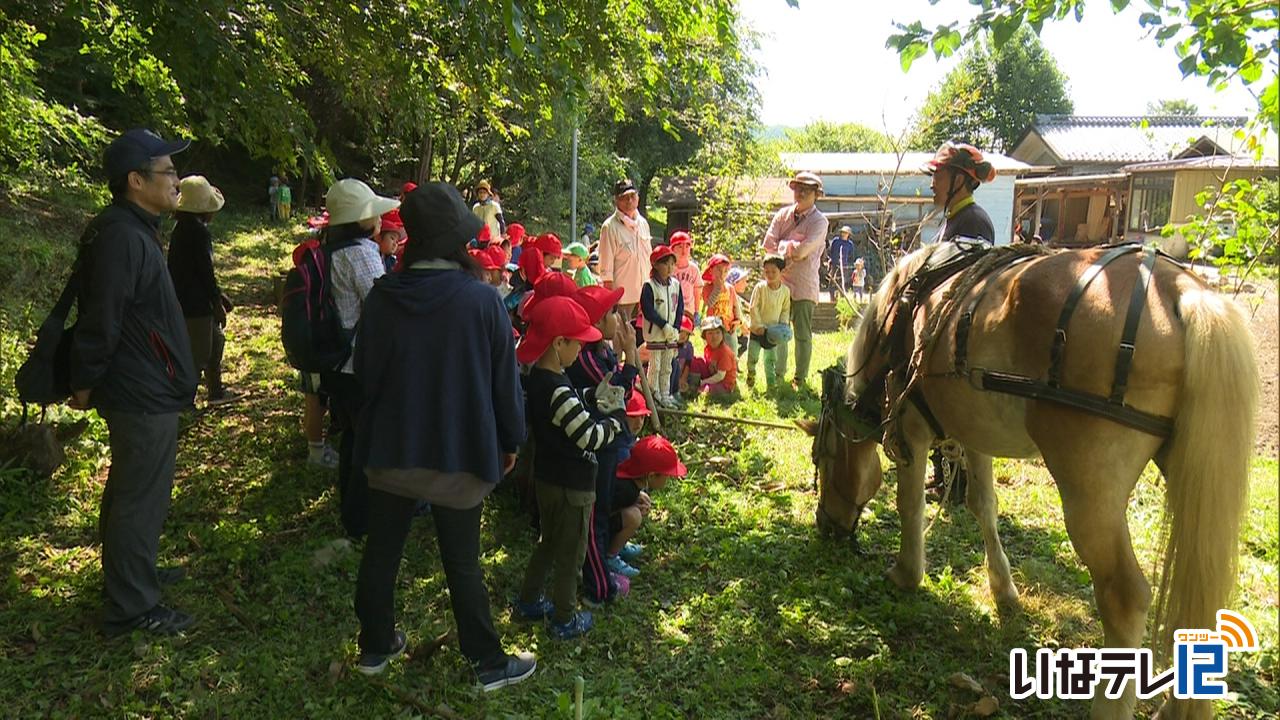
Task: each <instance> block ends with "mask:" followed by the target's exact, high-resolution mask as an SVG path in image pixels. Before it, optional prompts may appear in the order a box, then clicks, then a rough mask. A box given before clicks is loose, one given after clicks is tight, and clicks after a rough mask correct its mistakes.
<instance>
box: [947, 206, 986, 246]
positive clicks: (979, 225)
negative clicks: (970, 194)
mask: <svg viewBox="0 0 1280 720" xmlns="http://www.w3.org/2000/svg"><path fill="white" fill-rule="evenodd" d="M957 237H967V238H982V239H983V240H986V241H987V242H989V243H992V244H995V241H996V229H995V226H993V225H992V224H991V216H990V215H988V214H987V211H986V210H983V209H982V208H980V207H978V206H977V205H973V204H970V205H969V206H968V207H964V208H961V209H960V212H958V213H956V214H955V216H954V217H950V218H947V222H946V224H945V225H943V226H942V234H941V237H940V238H939V239H940V240H941V241H942V242H946V241H948V240H951V239H953V238H957Z"/></svg>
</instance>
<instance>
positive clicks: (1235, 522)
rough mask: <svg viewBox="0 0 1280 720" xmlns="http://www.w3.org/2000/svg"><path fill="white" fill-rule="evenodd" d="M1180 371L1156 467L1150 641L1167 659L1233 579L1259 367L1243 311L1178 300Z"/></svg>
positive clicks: (1224, 597) (1221, 600)
mask: <svg viewBox="0 0 1280 720" xmlns="http://www.w3.org/2000/svg"><path fill="white" fill-rule="evenodd" d="M1178 309H1179V315H1180V316H1181V318H1182V322H1183V325H1184V327H1185V332H1186V347H1185V355H1186V361H1185V372H1184V373H1183V379H1182V388H1181V399H1180V403H1179V408H1178V411H1177V416H1176V418H1175V419H1174V428H1173V435H1172V436H1171V437H1170V439H1169V442H1168V443H1167V444H1166V446H1165V451H1166V453H1165V456H1164V458H1163V462H1162V467H1163V470H1164V473H1165V478H1166V482H1167V488H1166V490H1165V521H1166V528H1167V533H1168V534H1167V537H1166V543H1165V555H1164V567H1163V569H1162V572H1161V574H1160V585H1159V591H1158V593H1157V595H1156V628H1155V629H1156V631H1155V633H1154V635H1153V638H1152V639H1153V642H1154V645H1153V647H1154V648H1155V652H1156V654H1157V655H1158V656H1166V655H1167V654H1168V653H1169V652H1170V650H1171V648H1172V647H1173V645H1172V642H1173V641H1172V634H1173V632H1174V631H1176V630H1179V629H1182V628H1208V629H1213V628H1214V627H1215V625H1214V623H1215V622H1216V613H1217V610H1218V609H1219V608H1224V607H1226V606H1227V603H1229V602H1230V601H1231V599H1232V598H1231V596H1232V592H1233V591H1234V589H1235V583H1236V564H1237V558H1238V556H1239V553H1238V547H1237V546H1238V543H1239V539H1240V524H1241V520H1242V518H1243V516H1244V513H1245V509H1246V507H1247V504H1248V494H1249V462H1250V456H1251V454H1252V452H1253V439H1254V423H1255V416H1256V413H1257V408H1258V392H1259V389H1258V388H1259V385H1258V367H1257V362H1256V359H1255V355H1254V348H1253V337H1252V335H1251V333H1250V331H1249V327H1248V325H1247V323H1246V322H1245V318H1244V314H1243V313H1242V312H1241V310H1240V308H1239V307H1238V306H1237V305H1236V304H1235V302H1233V301H1232V300H1231V299H1229V298H1226V297H1223V296H1221V295H1219V294H1218V293H1215V292H1212V291H1209V290H1204V289H1200V288H1197V289H1195V290H1190V291H1184V292H1183V293H1182V294H1181V296H1180V297H1179V300H1178Z"/></svg>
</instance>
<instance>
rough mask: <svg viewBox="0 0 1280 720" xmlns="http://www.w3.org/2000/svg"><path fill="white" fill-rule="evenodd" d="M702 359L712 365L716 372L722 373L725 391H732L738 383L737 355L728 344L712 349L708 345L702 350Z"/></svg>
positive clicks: (721, 344)
mask: <svg viewBox="0 0 1280 720" xmlns="http://www.w3.org/2000/svg"><path fill="white" fill-rule="evenodd" d="M702 359H704V360H706V361H707V363H709V364H710V365H712V366H713V367H714V368H715V369H716V372H720V371H721V370H723V371H724V380H721V381H720V382H722V383H724V387H725V389H726V390H733V388H734V387H735V386H736V385H737V382H738V355H737V354H736V353H735V352H734V351H733V349H732V348H730V347H729V345H728V343H723V342H722V343H720V347H718V348H713V347H711V346H710V345H708V346H707V347H705V348H703V349H702Z"/></svg>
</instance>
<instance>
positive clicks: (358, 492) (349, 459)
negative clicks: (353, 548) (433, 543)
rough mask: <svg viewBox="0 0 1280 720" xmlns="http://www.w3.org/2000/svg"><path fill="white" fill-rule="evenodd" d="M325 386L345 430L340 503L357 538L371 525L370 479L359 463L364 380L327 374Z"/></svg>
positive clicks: (340, 459) (340, 452)
mask: <svg viewBox="0 0 1280 720" xmlns="http://www.w3.org/2000/svg"><path fill="white" fill-rule="evenodd" d="M321 386H322V387H323V388H324V391H325V392H326V393H327V394H328V395H329V412H330V413H331V414H332V415H333V418H334V421H335V422H336V423H337V424H338V425H339V426H340V428H341V430H342V440H341V441H340V442H339V443H338V504H339V506H340V507H341V510H342V528H343V529H344V530H346V532H347V535H349V536H351V537H353V538H361V537H364V534H365V531H366V530H367V529H368V527H369V479H368V478H366V477H365V475H364V464H363V463H360V462H357V461H356V459H355V457H354V455H355V449H356V421H357V420H358V419H359V416H360V383H359V382H358V381H357V380H356V376H355V375H350V374H348V373H340V372H334V373H325V374H324V376H323V379H322V380H321Z"/></svg>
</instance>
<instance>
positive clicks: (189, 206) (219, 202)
mask: <svg viewBox="0 0 1280 720" xmlns="http://www.w3.org/2000/svg"><path fill="white" fill-rule="evenodd" d="M225 203H226V201H225V200H223V199H222V191H221V190H219V189H218V188H216V187H214V186H212V185H210V184H209V179H208V178H206V177H205V176H203V175H188V176H186V177H184V178H182V180H181V181H180V182H179V183H178V212H189V213H196V214H200V215H202V214H204V213H215V212H218V211H219V210H221V209H222V206H223V205H224V204H225Z"/></svg>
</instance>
